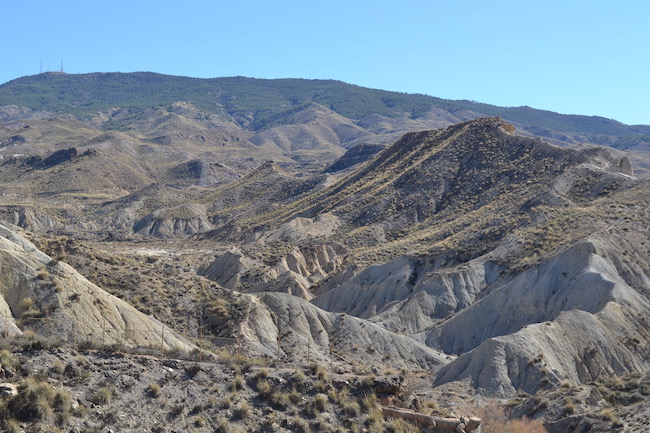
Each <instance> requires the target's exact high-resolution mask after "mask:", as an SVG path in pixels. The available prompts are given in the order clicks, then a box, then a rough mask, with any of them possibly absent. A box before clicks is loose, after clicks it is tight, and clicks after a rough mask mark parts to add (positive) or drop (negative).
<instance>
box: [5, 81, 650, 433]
mask: <svg viewBox="0 0 650 433" xmlns="http://www.w3.org/2000/svg"><path fill="white" fill-rule="evenodd" d="M54 95H58V96H54ZM486 113H487V114H492V115H494V114H498V115H500V116H502V117H494V116H492V117H484V116H483V114H486ZM535 131H537V132H539V133H540V134H541V135H542V136H541V137H540V136H534V132H535ZM644 134H645V130H644V129H643V128H636V127H630V126H626V125H622V124H618V123H616V122H613V121H609V120H606V119H600V118H587V117H582V116H562V115H556V114H553V113H548V112H541V111H537V110H532V109H529V108H526V107H523V108H510V109H506V108H498V107H491V106H487V105H483V104H477V103H473V102H467V101H443V100H439V99H436V98H432V97H428V96H424V95H406V94H398V93H391V92H385V91H378V90H372V89H364V88H360V87H358V86H352V85H348V84H345V83H340V82H335V81H322V80H254V79H248V78H242V77H236V78H224V79H212V80H202V79H192V78H186V77H168V76H163V75H157V74H151V73H137V74H87V75H66V74H52V73H48V74H42V75H39V76H34V77H25V78H22V79H18V80H15V81H12V82H10V83H6V84H5V85H2V86H0V219H1V220H2V221H3V223H2V229H1V233H0V241H2V242H1V243H2V245H3V247H2V251H0V253H1V254H0V256H1V257H0V259H1V260H0V265H1V266H2V267H3V272H2V299H3V300H4V301H3V302H4V303H3V304H2V305H0V308H2V311H3V315H5V316H6V319H7V320H5V321H4V322H3V325H2V326H3V327H4V331H5V333H6V334H7V335H11V338H10V339H9V340H7V341H6V346H5V348H6V349H7V352H6V353H5V352H2V353H1V354H0V355H1V356H4V358H3V360H2V361H0V362H2V365H3V368H4V366H5V365H6V366H8V367H9V370H7V369H6V368H4V370H0V374H4V375H5V376H4V377H5V380H6V381H7V383H8V384H9V385H11V386H8V389H9V390H11V389H13V388H15V391H16V394H15V395H13V396H9V397H8V398H7V399H6V400H2V401H0V404H2V405H3V406H2V407H3V408H4V409H3V410H2V422H3V425H4V426H5V428H7V429H8V428H10V427H11V426H14V427H16V426H17V427H16V428H18V427H20V428H22V429H23V430H25V431H39V428H41V427H42V426H43V425H46V424H48V423H50V424H51V423H53V422H54V423H57V425H58V427H59V428H60V429H62V430H65V429H67V430H70V429H74V428H78V429H82V430H83V429H84V428H87V429H88V430H92V431H95V430H96V431H101V430H102V429H109V428H113V429H121V431H142V430H143V429H145V430H154V431H171V430H170V429H183V430H186V431H197V432H202V431H206V432H207V431H215V430H216V431H231V430H232V431H236V430H235V429H243V430H250V431H281V432H282V431H311V430H314V431H315V430H319V431H321V430H322V431H342V430H352V431H354V430H355V429H356V430H360V429H367V430H368V431H370V430H372V431H399V429H404V430H403V431H421V430H422V428H424V426H423V425H421V424H417V423H416V424H413V423H408V422H407V421H404V422H403V423H402V422H396V421H395V420H391V419H389V418H386V419H384V417H383V416H382V413H381V408H380V406H379V405H378V403H381V405H383V406H388V405H390V406H392V407H393V409H391V410H394V411H397V412H393V413H401V414H404V413H407V414H412V413H413V412H409V410H410V411H415V413H419V414H422V415H423V416H425V418H426V417H430V416H434V417H439V418H440V417H442V418H445V417H446V418H445V419H447V418H448V419H453V420H456V421H453V422H457V423H461V419H462V417H464V416H474V415H477V414H482V415H481V416H483V417H484V418H486V421H487V422H488V423H489V422H492V423H495V424H493V425H497V424H496V423H497V421H496V420H494V419H491V418H490V416H489V414H487V413H486V410H487V411H488V412H490V410H489V409H486V408H490V407H492V408H494V407H495V406H500V407H502V408H505V407H507V409H508V410H507V413H509V414H510V416H511V417H513V418H519V417H524V416H525V417H528V418H532V421H523V420H521V421H517V420H514V419H513V420H509V421H508V420H507V419H506V418H507V417H505V416H504V417H502V418H501V419H500V420H499V421H498V422H503V423H507V422H511V423H514V422H520V423H523V424H518V425H525V422H529V423H531V424H528V426H529V430H531V431H532V429H533V428H541V425H542V424H543V425H545V426H546V428H547V429H548V431H549V432H566V431H569V432H574V431H575V432H578V431H580V432H596V431H604V430H607V429H614V431H616V429H619V430H621V431H622V429H624V428H636V427H639V426H641V425H642V418H643V416H642V414H644V413H647V412H648V409H649V407H648V405H647V403H645V400H646V399H645V396H647V393H648V390H647V389H646V388H647V386H646V385H647V383H646V382H647V372H648V357H647V353H648V341H649V338H650V335H648V334H649V332H650V328H649V326H648V324H649V323H650V322H649V320H650V319H649V318H650V314H649V313H650V298H649V294H650V290H649V287H650V286H649V283H648V282H649V281H650V275H649V274H648V267H647V263H648V261H649V260H650V257H649V254H650V253H649V251H650V250H649V249H648V248H647V247H648V245H650V234H649V233H648V228H647V224H646V223H647V221H648V217H649V216H650V215H649V213H650V193H649V191H650V189H649V188H648V186H649V185H648V180H647V178H646V175H645V174H646V165H645V164H646V163H645V162H644V161H645V159H644V158H645V157H644V156H643V152H644V150H643V148H644V146H645V144H644V140H645V138H644ZM619 140H627V141H626V142H628V143H631V147H630V148H629V149H630V150H632V151H630V152H624V151H622V150H621V149H615V148H613V147H612V146H618V145H619V144H620V143H621V141H619ZM630 140H631V141H630ZM597 143H605V144H608V145H610V146H599V145H597ZM617 143H618V144H617ZM619 147H621V146H619ZM0 303H1V302H0ZM3 305H4V306H3ZM73 323H74V325H72V324H73ZM136 329H137V330H138V331H140V334H137V333H134V331H135V330H136ZM147 335H149V336H148V337H146V336H147ZM55 347H56V349H55ZM34 349H36V351H34ZM30 350H31V351H30ZM95 350H99V352H96V351H95ZM161 350H162V351H161ZM1 356H0V357H1ZM80 356H82V357H84V358H85V359H86V360H89V359H90V360H91V361H90V363H88V362H82V361H81V360H80V359H81V358H80ZM170 356H172V357H174V359H169V357H170ZM176 358H183V359H184V360H181V359H176ZM244 360H247V361H246V362H244ZM82 364H83V365H85V366H88V365H91V364H92V366H93V367H92V368H90V369H88V371H89V373H88V374H87V375H79V374H77V373H78V371H79V369H81V368H82ZM10 365H13V366H10ZM18 365H23V367H18ZM3 371H4V373H3ZM47 372H49V373H47ZM75 372H77V373H75ZM46 373H47V374H50V377H51V380H50V381H49V382H48V383H49V385H48V386H50V388H47V386H46V385H47V384H44V383H42V382H43V381H42V380H40V379H42V375H43V374H46ZM75 374H76V375H75ZM304 376H306V377H304ZM12 387H13V388H12ZM52 387H53V388H52ZM104 388H105V389H104ZM34 389H40V390H41V391H42V393H43V394H44V395H48V396H50V397H51V398H50V397H48V399H49V400H47V399H46V400H47V401H43V402H42V405H43V407H45V406H47V407H49V408H50V409H49V410H45V411H44V412H38V411H34V412H31V413H30V414H27V413H26V412H21V411H19V410H18V409H17V408H18V406H19V403H18V402H20V401H24V402H27V401H31V400H29V399H30V398H32V397H29V396H30V395H32V396H33V393H31V394H30V392H31V391H30V390H34ZM91 389H92V390H96V389H103V390H104V391H102V392H103V396H100V395H95V392H94V391H92V390H91ZM8 392H9V391H8ZM57 396H58V397H57ZM161 396H163V397H164V398H163V399H161V398H160V397H161ZM211 397H212V398H211ZM55 398H56V399H58V400H57V401H58V402H59V403H55ZM141 404H145V405H146V407H147V408H148V409H147V410H149V411H150V412H149V413H150V414H152V415H151V416H146V417H138V416H137V414H138V410H137V409H134V408H137V407H139V405H141ZM73 407H75V408H79V409H78V410H77V409H74V410H72V408H73ZM84 408H85V409H84ZM399 411H401V412H399ZM388 412H390V411H387V413H388ZM491 412H492V413H493V414H499V413H501V412H500V410H497V409H495V410H491ZM110 413H119V414H121V415H120V416H111V415H110ZM408 416H410V415H408ZM413 417H415V416H412V417H411V418H413ZM442 418H440V419H442ZM426 419H430V418H426ZM161 420H164V422H161ZM267 421H268V422H267ZM449 422H450V423H453V422H452V421H449ZM7 426H9V427H7ZM82 426H85V427H82ZM14 427H11V428H14ZM454 428H455V427H454ZM485 428H486V429H488V424H486V425H485ZM93 429H94V430H93ZM337 429H338V430H337Z"/></svg>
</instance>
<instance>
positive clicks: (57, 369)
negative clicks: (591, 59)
mask: <svg viewBox="0 0 650 433" xmlns="http://www.w3.org/2000/svg"><path fill="white" fill-rule="evenodd" d="M50 370H51V371H52V373H56V374H63V372H64V371H65V365H63V362H61V361H60V360H58V359H57V360H56V361H54V364H52V367H51V368H50Z"/></svg>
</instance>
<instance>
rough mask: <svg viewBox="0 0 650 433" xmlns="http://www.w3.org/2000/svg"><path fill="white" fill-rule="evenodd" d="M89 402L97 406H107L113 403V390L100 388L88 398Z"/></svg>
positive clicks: (104, 387)
mask: <svg viewBox="0 0 650 433" xmlns="http://www.w3.org/2000/svg"><path fill="white" fill-rule="evenodd" d="M89 400H90V401H92V402H93V403H95V404H99V405H103V404H109V403H110V402H111V401H113V389H112V388H110V387H108V386H102V387H100V388H99V389H98V390H97V391H95V392H94V393H93V394H92V395H91V396H90V398H89Z"/></svg>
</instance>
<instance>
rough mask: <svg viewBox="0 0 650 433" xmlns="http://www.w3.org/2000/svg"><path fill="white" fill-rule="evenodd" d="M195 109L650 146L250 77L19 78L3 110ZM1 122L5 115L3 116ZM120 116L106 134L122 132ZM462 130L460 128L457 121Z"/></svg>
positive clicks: (529, 121) (370, 92) (433, 103)
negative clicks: (445, 125) (501, 125)
mask: <svg viewBox="0 0 650 433" xmlns="http://www.w3.org/2000/svg"><path fill="white" fill-rule="evenodd" d="M179 101H183V102H189V103H191V104H193V105H194V106H196V107H198V108H199V109H201V110H205V111H207V112H210V113H216V114H220V115H223V116H226V117H230V118H232V119H234V120H235V121H236V122H237V123H238V124H239V125H241V126H242V127H244V128H246V129H248V130H251V131H261V130H265V129H268V128H271V127H273V126H277V125H283V124H286V123H287V119H288V118H291V117H292V116H293V115H294V114H296V113H298V112H300V111H302V110H303V109H304V108H305V107H306V106H308V105H309V104H312V103H316V104H319V105H322V106H324V107H327V108H328V109H330V110H332V111H334V112H335V113H337V114H339V115H341V116H344V117H347V118H349V119H353V120H355V121H359V120H361V119H363V118H365V117H367V116H371V115H380V116H385V117H388V118H398V117H407V118H410V119H418V118H423V117H425V115H427V114H430V113H431V112H432V110H434V111H437V115H438V116H442V115H443V114H446V115H452V116H456V117H459V118H460V120H461V121H462V120H470V119H472V118H478V117H483V116H499V117H502V118H504V119H505V120H507V121H510V122H513V123H515V124H516V125H517V126H518V128H520V129H524V130H526V131H527V132H529V133H530V134H534V135H540V136H543V137H547V138H554V139H556V140H559V141H566V142H583V141H588V142H594V143H598V144H607V145H611V146H614V147H618V148H629V147H633V146H635V145H637V144H639V143H643V144H648V143H650V133H649V131H648V128H647V127H644V126H628V125H625V124H623V123H620V122H617V121H615V120H611V119H606V118H604V117H598V116H580V115H563V114H558V113H554V112H551V111H544V110H537V109H534V108H530V107H525V106H524V107H511V108H505V107H497V106H493V105H489V104H483V103H478V102H473V101H454V100H445V99H441V98H436V97H432V96H426V95H421V94H405V93H399V92H390V91H386V90H376V89H369V88H364V87H361V86H356V85H352V84H347V83H344V82H340V81H335V80H306V79H255V78H246V77H224V78H210V79H203V78H190V77H180V76H169V75H162V74H157V73H152V72H135V73H91V74H63V73H56V72H48V73H43V74H38V75H33V76H28V77H22V78H18V79H15V80H12V81H9V82H7V83H5V84H3V85H1V86H0V107H2V106H4V107H7V106H19V107H26V108H29V109H31V110H35V111H50V112H53V113H57V114H70V115H74V116H78V117H80V118H88V117H92V116H96V115H97V114H98V113H99V112H105V111H107V110H110V109H115V108H116V107H117V108H121V109H122V110H126V111H127V112H128V113H129V115H131V116H133V115H134V113H140V112H144V111H145V110H147V109H149V108H151V107H153V106H160V105H165V104H171V103H174V102H179ZM0 117H1V116H0ZM118 120H119V116H118V117H114V116H113V117H111V118H109V119H107V121H106V122H105V124H104V125H103V127H104V128H105V129H115V128H118V129H119V127H120V126H119V125H120V123H119V121H118ZM451 123H454V122H451Z"/></svg>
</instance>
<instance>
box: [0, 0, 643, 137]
mask: <svg viewBox="0 0 650 433" xmlns="http://www.w3.org/2000/svg"><path fill="white" fill-rule="evenodd" d="M2 15H3V20H2V22H3V23H2V30H3V31H2V34H3V43H2V49H1V57H0V58H1V59H2V66H1V67H0V83H5V82H7V81H9V80H12V79H14V78H18V77H21V76H25V75H33V74H37V73H38V72H39V71H40V69H41V62H42V65H43V66H42V68H43V71H47V70H59V68H60V67H61V62H62V61H63V67H64V71H65V72H68V73H87V72H115V71H119V72H131V71H153V72H160V73H164V74H172V75H185V76H192V77H204V78H209V77H223V76H234V75H242V76H248V77H256V78H323V79H330V78H331V79H337V80H342V81H345V82H348V83H352V84H358V85H360V86H365V87H372V88H379V89H385V90H394V91H401V92H408V93H424V94H427V95H432V96H438V97H442V98H448V99H471V100H476V101H480V102H486V103H490V104H494V105H501V106H519V105H528V106H531V107H535V108H541V109H548V110H552V111H557V112H561V113H568V114H587V115H600V116H604V117H608V118H613V119H616V120H619V121H621V122H624V123H627V124H650V82H649V81H650V52H649V46H650V1H647V0H618V1H614V0H610V1H600V0H591V1H583V0H559V1H558V0H545V1H530V2H525V1H514V0H511V1H499V0H494V1H487V0H467V1H462V0H451V1H450V0H446V1H437V0H399V1H382V0H374V1H366V0H356V1H355V0H346V1H339V0H329V1H319V2H309V1H304V0H302V1H288V0H263V1H262V0H259V1H257V0H255V1H251V0H239V1H237V2H235V1H232V0H230V1H214V0H212V1H201V0H185V1H174V2H171V1H165V0H161V1H149V0H143V1H141V0H130V1H123V0H113V1H110V2H88V1H86V0H84V1H78V0H71V1H69V0H61V1H58V2H53V1H50V0H47V1H44V0H32V1H27V2H19V1H7V2H4V4H3V7H2Z"/></svg>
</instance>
